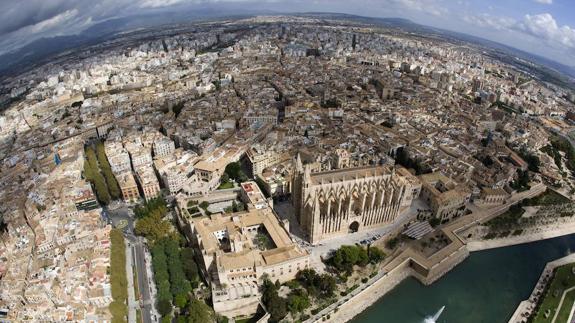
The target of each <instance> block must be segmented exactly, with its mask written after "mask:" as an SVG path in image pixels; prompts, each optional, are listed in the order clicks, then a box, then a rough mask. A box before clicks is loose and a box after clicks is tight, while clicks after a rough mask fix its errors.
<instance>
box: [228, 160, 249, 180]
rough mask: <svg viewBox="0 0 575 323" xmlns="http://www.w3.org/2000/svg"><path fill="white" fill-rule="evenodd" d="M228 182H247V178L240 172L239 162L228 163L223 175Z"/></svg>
mask: <svg viewBox="0 0 575 323" xmlns="http://www.w3.org/2000/svg"><path fill="white" fill-rule="evenodd" d="M223 176H227V178H228V180H229V179H233V180H234V181H236V182H238V183H242V182H246V181H248V180H249V178H248V176H247V175H246V174H245V173H244V171H243V170H242V166H241V165H240V163H239V162H234V163H229V164H228V165H227V166H226V169H225V175H223Z"/></svg>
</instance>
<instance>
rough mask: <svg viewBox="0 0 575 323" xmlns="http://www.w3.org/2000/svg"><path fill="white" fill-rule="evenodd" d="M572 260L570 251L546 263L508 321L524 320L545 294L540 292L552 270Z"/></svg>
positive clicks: (573, 255)
mask: <svg viewBox="0 0 575 323" xmlns="http://www.w3.org/2000/svg"><path fill="white" fill-rule="evenodd" d="M573 262H575V253H572V254H570V255H568V256H565V257H563V258H559V259H557V260H554V261H551V262H549V263H547V265H546V266H545V268H544V269H543V272H542V273H541V276H539V280H538V281H537V284H535V287H534V288H533V291H532V292H531V295H530V296H529V298H528V299H526V300H524V301H522V302H521V303H519V306H518V307H517V309H516V310H515V312H514V313H513V315H512V316H511V318H510V319H509V323H522V322H525V320H526V318H527V317H529V316H530V315H531V314H532V313H533V310H534V309H535V307H536V306H537V302H538V301H539V298H540V297H544V296H545V295H542V293H543V290H545V286H546V285H547V284H548V283H549V279H550V278H551V277H552V275H553V270H554V269H555V268H557V267H560V266H563V265H566V264H569V263H573Z"/></svg>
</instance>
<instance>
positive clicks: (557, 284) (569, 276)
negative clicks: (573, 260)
mask: <svg viewBox="0 0 575 323" xmlns="http://www.w3.org/2000/svg"><path fill="white" fill-rule="evenodd" d="M573 266H575V264H567V265H564V266H561V267H559V268H557V269H555V274H554V277H553V279H552V281H551V284H550V286H549V288H547V291H546V292H545V296H544V298H543V299H542V301H540V306H538V309H537V313H536V314H535V317H534V319H533V323H544V322H545V323H546V322H551V320H553V316H554V315H555V311H556V310H557V306H558V305H559V301H560V300H561V296H562V295H563V292H564V291H565V290H566V289H569V288H571V287H573V286H575V275H573V273H572V268H573ZM573 300H575V293H573V291H572V292H570V293H568V294H567V296H566V299H565V300H564V301H563V305H564V306H562V307H565V306H567V307H568V308H569V309H568V310H566V311H567V314H566V315H567V316H565V319H563V320H557V322H566V321H567V317H568V316H569V311H570V310H571V305H573ZM548 310H549V313H550V315H549V317H547V318H545V312H546V311H548ZM563 315H564V314H563Z"/></svg>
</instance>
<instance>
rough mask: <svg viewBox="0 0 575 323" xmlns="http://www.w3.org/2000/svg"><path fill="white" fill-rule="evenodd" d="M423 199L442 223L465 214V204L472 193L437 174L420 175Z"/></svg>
mask: <svg viewBox="0 0 575 323" xmlns="http://www.w3.org/2000/svg"><path fill="white" fill-rule="evenodd" d="M419 179H420V180H421V182H422V187H421V197H422V199H423V200H425V201H426V202H427V204H428V205H429V206H430V207H431V210H432V213H433V216H434V217H436V218H438V219H439V220H441V221H445V220H450V219H453V218H455V217H458V216H461V215H463V214H465V210H466V207H465V203H466V202H468V201H469V198H470V197H471V192H469V191H468V190H467V189H466V188H465V187H463V186H462V185H459V184H457V183H456V182H455V181H454V180H452V179H450V178H449V177H447V176H445V175H443V174H441V173H439V172H436V173H431V174H424V175H420V176H419Z"/></svg>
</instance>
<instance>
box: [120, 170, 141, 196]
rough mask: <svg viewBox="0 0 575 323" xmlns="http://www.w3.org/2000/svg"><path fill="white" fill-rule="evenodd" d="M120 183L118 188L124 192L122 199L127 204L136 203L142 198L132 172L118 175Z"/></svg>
mask: <svg viewBox="0 0 575 323" xmlns="http://www.w3.org/2000/svg"><path fill="white" fill-rule="evenodd" d="M116 179H117V181H118V186H120V190H121V191H122V198H123V199H124V201H126V202H134V201H137V200H138V199H139V198H140V192H139V191H138V185H137V184H136V180H135V179H134V175H132V172H124V173H121V174H118V175H116Z"/></svg>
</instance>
